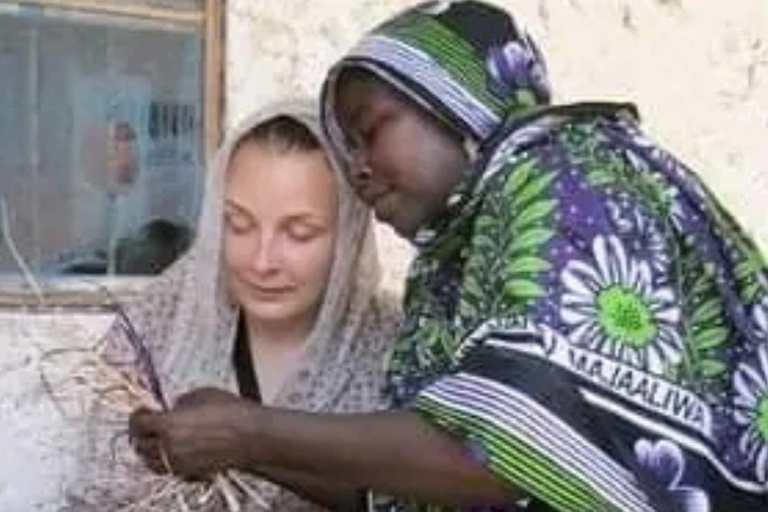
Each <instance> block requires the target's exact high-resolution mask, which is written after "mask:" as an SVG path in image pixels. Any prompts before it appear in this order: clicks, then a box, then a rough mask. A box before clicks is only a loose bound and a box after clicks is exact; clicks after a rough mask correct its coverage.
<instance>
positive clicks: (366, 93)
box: [334, 71, 410, 126]
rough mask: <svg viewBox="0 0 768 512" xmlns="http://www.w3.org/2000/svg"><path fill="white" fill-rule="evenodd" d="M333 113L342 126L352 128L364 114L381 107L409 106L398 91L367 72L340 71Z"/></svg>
mask: <svg viewBox="0 0 768 512" xmlns="http://www.w3.org/2000/svg"><path fill="white" fill-rule="evenodd" d="M334 106H335V113H336V115H337V116H338V118H339V120H340V121H341V122H342V124H345V125H348V126H354V125H355V124H356V122H357V121H359V118H360V116H362V115H364V114H365V113H366V112H368V111H370V110H372V109H376V108H383V107H404V108H407V107H409V106H410V105H408V103H407V102H406V101H405V99H404V98H403V97H402V95H401V94H400V92H399V91H397V90H396V89H395V88H394V87H393V86H391V85H389V84H388V83H386V82H384V81H383V80H381V79H380V78H378V77H376V76H374V75H373V74H371V73H368V72H360V71H347V72H345V71H342V72H341V74H340V75H339V78H338V82H337V86H336V93H335V101H334Z"/></svg>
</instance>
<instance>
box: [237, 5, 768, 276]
mask: <svg viewBox="0 0 768 512" xmlns="http://www.w3.org/2000/svg"><path fill="white" fill-rule="evenodd" d="M229 2H230V11H229V13H228V24H229V28H228V30H229V38H228V41H227V54H228V55H227V102H228V108H227V123H228V125H230V126H231V125H232V124H233V123H235V122H236V121H237V120H239V119H241V118H242V117H243V116H244V115H246V114H247V113H248V112H249V111H250V110H251V109H254V108H256V107H258V106H259V105H261V104H263V103H264V102H267V101H269V100H271V99H274V98H278V97H281V96H283V95H285V94H299V93H304V94H316V93H317V91H318V88H319V84H320V82H321V80H322V76H323V73H324V70H325V69H326V68H327V67H328V65H329V64H331V63H332V62H333V61H334V60H335V59H336V58H337V57H338V56H339V55H340V54H341V53H342V52H343V51H344V50H345V48H347V47H348V46H349V45H351V44H352V43H353V42H354V41H355V40H356V39H357V38H358V36H359V35H360V34H361V33H362V32H363V31H364V30H365V29H366V28H368V27H370V26H372V25H373V24H374V23H375V22H376V21H378V20H381V19H383V18H384V17H386V16H387V15H389V14H390V13H392V12H395V11H397V10H398V9H400V8H402V7H403V6H407V5H411V4H412V3H413V2H410V1H403V0H280V1H277V2H273V1H271V0H229ZM497 3H499V4H502V5H505V6H507V7H509V8H510V9H513V10H514V12H516V13H518V14H519V17H520V18H522V19H524V20H525V22H526V23H527V25H528V26H529V27H530V29H531V31H532V32H533V33H534V35H535V36H536V37H537V39H538V40H539V41H540V42H541V44H542V46H543V48H544V51H545V53H546V55H547V57H548V61H549V67H550V72H551V76H552V83H553V86H554V89H555V93H556V95H557V96H558V98H559V99H560V100H578V99H615V100H627V99H629V100H632V101H635V102H636V103H637V104H638V105H639V107H640V109H641V112H642V114H643V117H644V119H645V122H646V126H647V127H648V129H649V130H650V132H651V133H652V134H653V136H654V137H655V138H656V139H658V140H660V141H662V142H663V143H665V144H666V145H667V146H668V147H669V148H671V149H673V150H674V151H676V152H677V153H678V154H679V155H680V156H682V157H683V159H684V160H686V161H687V162H688V163H689V164H691V165H692V166H693V167H695V168H696V169H697V171H698V172H699V174H701V175H702V176H703V177H704V179H705V180H706V181H707V182H708V183H709V184H710V186H711V188H713V189H714V190H715V191H716V193H717V194H718V196H719V197H720V198H721V199H722V201H723V202H724V203H725V204H726V205H727V206H728V207H729V208H730V209H731V210H732V211H733V212H734V214H735V215H736V217H737V218H738V219H740V220H741V221H742V222H743V224H744V225H745V226H746V227H747V228H748V230H749V231H750V232H752V233H753V234H755V235H756V236H757V237H758V239H759V240H760V242H761V244H762V246H763V247H766V248H768V215H766V213H765V211H766V207H765V206H764V205H765V204H766V203H768V143H767V142H768V2H766V1H765V0H707V1H706V2H702V1H701V0H506V1H499V2H497ZM382 243H383V245H385V246H387V248H393V250H389V251H387V254H388V255H395V256H394V257H389V258H388V261H387V263H388V268H389V274H388V276H389V281H390V282H394V281H396V280H397V279H399V276H400V275H401V273H402V268H403V261H404V259H405V254H406V250H405V249H404V247H405V246H404V245H403V244H402V243H399V242H396V241H394V240H392V239H391V238H389V237H385V239H384V240H383V242H382Z"/></svg>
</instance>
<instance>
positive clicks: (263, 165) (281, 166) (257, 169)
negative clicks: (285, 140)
mask: <svg viewBox="0 0 768 512" xmlns="http://www.w3.org/2000/svg"><path fill="white" fill-rule="evenodd" d="M226 183H227V186H226V196H227V197H228V198H229V199H232V200H235V201H238V202H241V203H253V204H263V205H264V204H283V205H286V206H287V205H289V204H292V205H297V204H307V203H316V202H318V201H319V202H321V203H325V202H326V201H333V200H334V199H335V197H336V194H337V192H336V186H335V178H334V174H333V171H332V170H331V167H330V165H329V163H328V160H327V158H326V156H325V152H323V151H322V150H311V151H288V152H280V151H274V150H273V149H271V148H269V147H267V146H265V145H263V144H259V143H253V142H250V143H247V144H245V145H243V146H241V147H240V148H238V150H237V151H236V152H235V154H234V155H233V156H232V159H231V161H230V164H229V166H228V169H227V179H226Z"/></svg>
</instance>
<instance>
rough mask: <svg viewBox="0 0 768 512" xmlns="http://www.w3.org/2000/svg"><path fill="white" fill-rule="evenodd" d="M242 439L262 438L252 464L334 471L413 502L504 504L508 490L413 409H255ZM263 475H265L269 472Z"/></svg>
mask: <svg viewBox="0 0 768 512" xmlns="http://www.w3.org/2000/svg"><path fill="white" fill-rule="evenodd" d="M251 413H252V415H253V421H250V422H248V424H247V425H244V426H245V427H246V429H245V430H244V434H243V436H244V437H245V438H251V439H259V440H260V441H261V442H260V443H253V444H252V445H251V450H250V454H249V462H250V469H251V470H255V471H259V470H260V468H261V467H263V466H264V464H265V463H266V467H267V468H269V467H273V468H280V467H282V468H289V469H295V470H299V471H302V472H307V473H310V474H312V475H317V476H318V477H322V476H325V477H328V476H332V477H333V478H334V479H336V480H338V481H341V482H346V483H349V484H351V485H352V486H353V487H356V488H372V489H377V490H381V491H386V492H389V493H392V494H395V495H399V496H408V497H411V498H414V499H416V500H418V501H423V502H429V503H444V504H453V505H478V504H485V505H491V504H505V503H507V504H508V503H511V502H513V501H514V499H515V494H514V492H513V490H512V489H510V488H509V487H507V486H505V485H504V484H503V483H501V482H500V481H499V480H497V479H495V478H494V477H493V476H492V475H491V474H490V473H488V472H487V471H486V470H485V469H484V468H483V466H482V465H481V464H480V463H479V462H477V461H475V460H474V459H473V457H472V456H471V455H470V454H469V453H468V451H467V450H466V448H465V447H464V446H463V445H461V444H460V443H459V442H458V441H457V440H454V439H452V438H451V437H449V436H448V435H447V434H445V433H443V432H442V431H440V430H439V429H437V428H435V427H434V426H432V425H430V424H429V423H427V422H426V421H424V420H423V419H422V418H420V417H419V416H418V415H417V414H415V413H412V412H386V413H377V414H366V415H355V416H330V415H309V414H303V413H295V412H289V411H281V410H269V409H267V410H256V409H255V410H253V411H251ZM266 474H267V475H268V476H269V475H270V474H269V469H267V471H266Z"/></svg>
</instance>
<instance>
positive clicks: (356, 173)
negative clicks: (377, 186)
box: [349, 149, 373, 192]
mask: <svg viewBox="0 0 768 512" xmlns="http://www.w3.org/2000/svg"><path fill="white" fill-rule="evenodd" d="M372 179H373V170H372V169H371V165H370V161H369V158H368V156H367V154H366V152H365V151H363V150H362V149H359V150H356V151H355V152H354V153H352V161H351V162H350V166H349V181H350V184H351V185H352V188H354V189H355V190H356V191H357V192H360V191H362V190H364V189H366V188H368V187H369V186H370V184H371V181H372Z"/></svg>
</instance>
